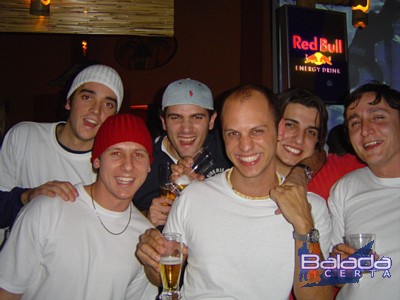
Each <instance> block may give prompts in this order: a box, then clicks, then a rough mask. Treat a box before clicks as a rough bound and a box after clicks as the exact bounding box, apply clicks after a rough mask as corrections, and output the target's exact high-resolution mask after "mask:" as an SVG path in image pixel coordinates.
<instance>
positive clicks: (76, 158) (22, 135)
mask: <svg viewBox="0 0 400 300" xmlns="http://www.w3.org/2000/svg"><path fill="white" fill-rule="evenodd" d="M58 124H61V122H60V123H51V124H50V123H34V122H21V123H19V124H17V125H15V126H14V127H12V128H11V129H10V130H9V132H8V133H7V135H6V136H5V138H4V141H3V145H2V147H1V149H0V190H2V191H9V190H11V189H12V188H14V187H16V186H18V187H23V188H34V187H37V186H39V185H42V184H44V183H46V182H48V181H52V180H60V181H69V182H71V183H72V184H77V183H83V184H90V183H93V182H94V181H95V179H96V174H95V173H94V172H93V169H92V165H91V163H90V157H91V152H87V153H83V154H82V153H71V152H68V151H66V150H65V149H63V148H62V147H61V146H60V144H59V143H58V142H57V138H56V127H57V125H58Z"/></svg>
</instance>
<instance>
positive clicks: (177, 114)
mask: <svg viewBox="0 0 400 300" xmlns="http://www.w3.org/2000/svg"><path fill="white" fill-rule="evenodd" d="M170 116H183V115H182V114H179V113H167V117H170ZM189 116H190V117H194V116H204V117H205V116H207V114H205V113H201V112H199V113H194V114H190V115H189Z"/></svg>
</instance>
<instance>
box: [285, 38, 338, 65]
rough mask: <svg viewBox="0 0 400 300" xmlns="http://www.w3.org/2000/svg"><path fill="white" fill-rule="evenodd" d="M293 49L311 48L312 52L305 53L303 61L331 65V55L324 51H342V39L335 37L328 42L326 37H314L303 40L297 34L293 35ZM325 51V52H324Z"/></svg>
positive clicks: (305, 49)
mask: <svg viewBox="0 0 400 300" xmlns="http://www.w3.org/2000/svg"><path fill="white" fill-rule="evenodd" d="M292 42H293V49H299V50H304V51H307V50H312V51H315V52H314V54H312V55H308V54H306V59H305V61H304V63H306V64H308V63H309V64H314V65H317V66H320V65H324V64H328V65H332V56H328V55H325V54H326V53H337V54H341V53H343V41H342V40H341V39H335V40H334V42H333V43H329V41H328V40H327V39H326V38H318V37H316V36H315V37H314V38H313V39H312V40H311V41H307V40H303V39H302V38H301V36H299V35H293V39H292ZM324 53H325V54H324Z"/></svg>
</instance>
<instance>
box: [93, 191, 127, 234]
mask: <svg viewBox="0 0 400 300" xmlns="http://www.w3.org/2000/svg"><path fill="white" fill-rule="evenodd" d="M93 185H94V184H92V185H91V186H90V198H91V199H92V204H93V209H94V212H95V213H96V216H97V219H99V221H100V224H101V226H103V228H104V229H105V230H106V231H107V232H108V233H110V234H112V235H120V234H123V233H124V232H125V230H127V229H128V226H129V224H130V223H131V217H132V202H131V203H129V220H128V224H126V226H125V228H124V229H122V231H120V232H112V231H110V230H109V229H108V228H107V227H106V225H104V223H103V221H102V220H101V218H100V215H99V213H98V211H97V209H96V205H95V204H94V200H93Z"/></svg>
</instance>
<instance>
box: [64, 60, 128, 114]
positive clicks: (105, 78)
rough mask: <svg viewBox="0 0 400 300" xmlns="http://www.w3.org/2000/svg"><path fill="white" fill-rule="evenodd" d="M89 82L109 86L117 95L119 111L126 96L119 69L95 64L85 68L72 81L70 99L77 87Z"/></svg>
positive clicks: (69, 92)
mask: <svg viewBox="0 0 400 300" xmlns="http://www.w3.org/2000/svg"><path fill="white" fill-rule="evenodd" d="M87 82H97V83H101V84H104V85H105V86H107V87H109V88H110V89H111V90H112V91H113V92H114V93H115V95H116V96H117V112H118V111H119V109H120V108H121V104H122V100H123V98H124V87H123V86H122V80H121V77H119V75H118V73H117V71H115V70H114V69H113V68H110V67H108V66H104V65H93V66H90V67H87V68H85V69H83V70H82V71H81V72H80V73H79V74H78V75H77V76H76V77H75V79H74V81H73V82H72V85H71V88H70V89H69V91H68V94H67V99H69V97H70V96H71V95H72V93H73V92H75V91H76V89H78V88H79V87H80V86H81V85H82V84H84V83H87Z"/></svg>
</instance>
